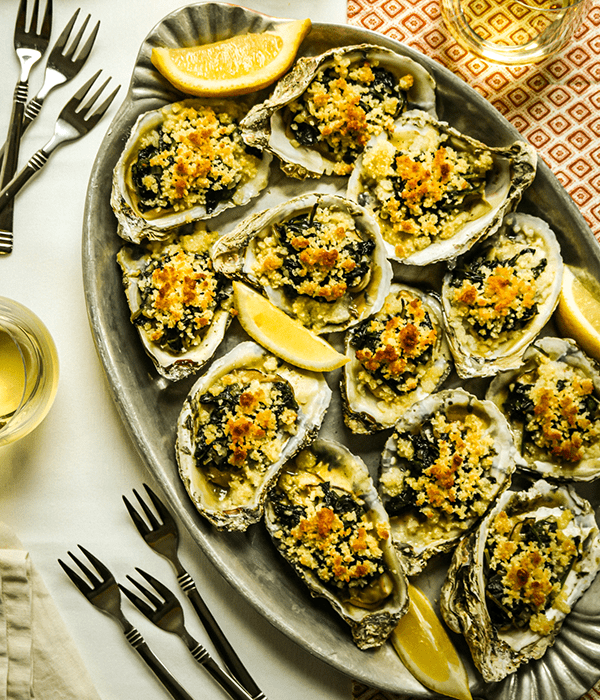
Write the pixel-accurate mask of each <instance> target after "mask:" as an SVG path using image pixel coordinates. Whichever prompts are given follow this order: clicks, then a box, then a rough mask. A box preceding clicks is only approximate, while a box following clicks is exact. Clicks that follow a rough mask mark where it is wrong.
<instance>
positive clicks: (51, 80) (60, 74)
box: [0, 8, 100, 166]
mask: <svg viewBox="0 0 600 700" xmlns="http://www.w3.org/2000/svg"><path fill="white" fill-rule="evenodd" d="M80 11H81V9H80V8H79V9H77V10H75V14H74V15H73V17H71V19H70V20H69V22H68V24H67V26H66V27H65V28H64V29H63V31H62V33H61V34H60V36H59V37H58V39H57V40H56V42H55V43H54V46H53V47H52V50H51V51H50V53H49V55H48V60H47V62H46V71H45V73H44V81H43V84H42V87H41V88H40V89H39V90H38V92H37V94H36V96H35V97H33V98H32V99H31V100H30V101H29V102H28V103H27V105H26V106H25V112H24V115H23V121H22V124H21V136H22V135H23V134H24V133H25V131H26V129H27V127H29V125H30V124H31V123H32V122H33V121H34V119H35V118H36V117H37V116H38V114H39V113H40V110H41V109H42V105H43V104H44V100H45V99H46V97H48V95H49V94H50V92H51V91H52V90H54V89H55V88H57V87H59V86H60V85H64V84H65V83H66V82H68V81H69V80H72V79H73V78H74V77H75V76H76V75H77V74H78V73H79V71H80V70H81V68H82V66H83V64H84V63H85V62H86V60H87V58H88V56H89V55H90V52H91V50H92V47H93V45H94V42H95V41H96V36H97V34H98V30H99V28H100V22H96V25H95V26H94V28H93V29H92V31H91V33H90V35H89V37H88V38H87V40H86V42H85V44H83V46H80V44H81V40H82V38H83V34H84V32H85V30H86V28H87V25H88V24H89V21H90V17H91V15H88V16H87V17H86V18H85V19H84V21H83V24H82V25H81V28H80V29H79V31H78V32H77V34H76V35H75V37H72V36H71V34H72V32H73V27H74V25H75V22H76V21H77V17H78V16H79V12H80ZM67 44H70V45H69V47H68V48H67ZM75 52H77V56H75ZM6 146H7V144H6V143H5V144H4V145H3V146H2V148H1V149H0V166H1V165H2V161H3V159H4V152H5V149H6Z"/></svg>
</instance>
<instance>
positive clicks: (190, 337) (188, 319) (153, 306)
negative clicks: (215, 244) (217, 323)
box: [132, 250, 228, 355]
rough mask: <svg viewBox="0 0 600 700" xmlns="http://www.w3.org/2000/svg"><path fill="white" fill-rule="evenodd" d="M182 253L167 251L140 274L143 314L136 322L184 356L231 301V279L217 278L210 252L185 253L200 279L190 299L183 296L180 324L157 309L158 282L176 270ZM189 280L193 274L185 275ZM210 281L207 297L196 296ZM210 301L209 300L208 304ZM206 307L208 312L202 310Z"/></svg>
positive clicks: (141, 311)
mask: <svg viewBox="0 0 600 700" xmlns="http://www.w3.org/2000/svg"><path fill="white" fill-rule="evenodd" d="M181 255H182V252H181V251H179V250H178V251H175V252H167V253H165V254H164V255H161V256H160V257H159V258H156V259H152V260H150V262H149V263H148V265H147V266H146V267H145V268H144V269H143V270H142V271H141V272H140V276H139V281H138V290H139V294H140V307H139V311H138V312H137V313H136V314H135V315H134V316H133V318H132V321H133V323H134V324H135V325H136V326H147V327H150V328H151V329H152V334H153V342H155V343H157V344H158V345H159V346H160V347H161V348H163V349H164V350H166V351H168V352H170V353H173V354H175V355H180V354H182V353H184V352H187V351H188V350H190V349H191V348H192V347H194V346H196V345H197V344H198V343H199V342H200V340H201V338H202V337H203V336H204V334H205V331H206V330H207V328H208V327H209V326H210V323H211V322H212V318H213V316H214V313H215V311H216V310H217V309H218V308H219V306H220V305H221V303H222V302H223V301H225V300H226V299H227V298H228V291H227V284H228V283H227V280H226V278H225V277H223V276H222V275H216V274H215V272H214V271H213V269H212V263H211V260H210V256H209V255H208V253H190V252H185V259H186V261H187V262H188V263H189V264H190V265H191V268H192V270H193V275H194V276H195V277H196V285H194V291H193V293H192V294H191V295H190V297H189V298H187V299H186V298H185V296H186V295H185V294H183V293H181V295H180V301H181V308H180V313H179V316H178V318H177V320H176V322H173V321H172V319H171V318H170V317H169V314H168V311H167V312H166V313H163V309H161V308H159V307H158V306H157V297H160V295H161V290H160V289H159V288H158V287H157V284H156V283H155V281H154V278H155V277H160V276H161V273H162V272H164V271H165V270H166V269H167V268H169V267H173V268H176V260H175V259H176V258H177V257H179V256H181ZM185 274H186V275H187V276H188V277H189V276H190V271H189V270H187V271H186V273H185ZM203 280H209V288H208V289H207V290H206V293H205V294H202V293H199V294H197V293H196V289H197V283H198V282H201V281H203ZM207 300H208V301H207ZM203 306H204V307H205V308H204V309H203V308H202V307H203Z"/></svg>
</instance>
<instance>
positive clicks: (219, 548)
mask: <svg viewBox="0 0 600 700" xmlns="http://www.w3.org/2000/svg"><path fill="white" fill-rule="evenodd" d="M283 21H286V20H281V19H273V18H270V17H267V16H265V15H261V14H258V13H255V12H252V11H249V10H246V9H244V8H242V7H238V6H236V5H230V4H221V3H206V4H196V5H190V6H187V7H182V8H180V9H179V10H176V11H175V12H173V13H172V14H170V15H168V16H167V17H166V18H165V19H164V20H163V21H161V22H160V23H159V24H158V25H157V26H156V27H155V28H154V29H153V30H152V31H151V32H150V34H149V35H148V37H147V38H146V40H145V41H144V43H143V44H142V47H141V49H140V52H139V55H138V57H137V60H136V63H135V66H134V70H133V76H132V80H131V84H130V87H129V92H128V94H127V97H126V98H125V100H124V102H123V104H122V106H121V108H120V110H119V112H118V113H117V115H116V117H115V119H114V120H113V123H112V124H111V126H110V128H109V130H108V132H107V135H106V137H105V139H104V141H103V144H102V146H101V148H100V151H99V153H98V156H97V158H96V160H95V163H94V166H93V170H92V174H91V178H90V182H89V187H88V193H87V199H86V209H85V219H84V225H83V274H84V287H85V295H86V303H87V308H88V313H89V317H90V323H91V328H92V333H93V336H94V339H95V342H96V346H97V350H98V354H99V356H100V359H101V362H102V364H103V367H104V370H105V372H106V375H107V378H108V382H109V385H110V387H111V391H112V395H113V398H114V401H115V403H116V406H117V408H118V410H119V412H120V414H121V417H122V419H123V421H124V423H125V425H126V427H127V429H128V431H129V433H130V435H131V438H132V439H133V441H134V443H135V445H136V447H137V449H138V451H139V453H140V454H141V456H142V458H143V459H144V460H145V462H146V464H147V466H148V468H149V469H150V471H151V473H152V474H153V475H154V476H155V478H156V479H157V481H158V482H159V483H160V485H161V486H162V488H163V490H164V494H165V496H166V498H167V500H168V503H169V504H170V506H171V507H172V508H173V509H174V510H175V511H176V512H177V514H178V516H179V518H180V520H181V521H182V522H183V524H184V525H185V527H187V529H188V530H189V532H190V533H191V535H192V537H193V538H194V540H195V541H196V542H197V543H198V546H199V547H201V549H202V550H203V551H204V553H205V554H206V555H207V556H208V558H209V559H210V560H211V561H212V563H213V564H214V566H216V568H217V569H218V571H219V572H220V573H221V574H222V575H223V577H224V578H225V579H226V580H227V581H229V582H230V583H231V585H233V586H234V587H235V588H236V589H237V590H238V591H239V592H240V593H241V594H242V595H243V596H244V597H245V598H246V599H247V600H248V601H249V602H250V603H251V604H252V605H254V606H255V607H256V608H257V609H258V610H259V611H260V613H262V614H263V615H264V616H265V617H266V618H267V619H268V620H269V621H270V622H271V623H272V624H273V625H274V626H275V627H277V628H278V629H279V630H281V631H282V632H284V633H285V634H287V635H288V636H289V637H290V638H292V639H293V640H295V641H296V642H297V643H298V644H300V645H301V646H303V647H304V648H305V649H307V650H308V651H309V652H311V653H312V654H314V655H315V656H317V657H319V658H321V659H323V660H324V661H326V662H327V663H329V664H331V665H332V666H334V667H336V668H337V669H339V670H340V671H342V672H344V673H346V674H348V676H350V677H352V678H354V679H356V680H359V681H362V682H364V683H366V684H368V685H371V686H374V687H378V688H382V689H384V690H388V691H392V692H396V693H406V694H409V695H413V696H416V697H422V698H431V697H433V696H432V694H431V692H430V691H428V690H427V689H425V688H423V686H421V685H420V684H419V683H418V682H417V681H416V680H415V679H414V678H413V676H412V675H411V674H410V673H409V672H408V671H406V669H405V668H404V666H403V665H402V663H401V662H400V661H399V659H398V657H397V655H396V654H395V652H394V651H393V649H392V647H391V645H390V644H386V645H385V646H384V647H383V648H381V649H378V650H374V651H359V649H357V648H356V647H355V646H354V644H353V643H352V641H351V635H350V631H349V629H348V628H347V626H346V625H345V623H343V622H342V621H341V620H340V619H339V618H338V617H337V616H336V615H335V613H333V612H332V610H331V608H330V607H329V605H328V604H327V603H326V602H324V601H322V600H317V599H313V598H311V596H310V594H309V593H308V592H307V589H306V588H305V587H304V585H303V584H302V583H301V582H300V581H299V579H297V578H296V576H295V574H294V573H293V572H292V570H291V568H290V567H289V566H288V565H287V564H286V563H285V562H284V560H283V559H282V558H281V557H280V556H279V554H278V553H277V552H276V551H275V549H274V547H273V546H272V544H271V542H270V539H269V537H268V535H267V533H266V531H265V529H264V528H263V526H262V524H258V525H254V526H252V527H251V528H250V529H249V530H248V531H247V532H245V533H226V532H218V531H217V530H216V529H214V528H213V527H212V526H211V525H209V523H208V522H207V521H206V520H204V519H203V518H202V517H201V516H200V515H199V514H198V513H197V511H196V510H195V508H194V506H193V505H192V503H191V501H190V500H189V499H188V496H187V493H186V491H185V489H184V487H183V484H182V482H181V481H180V479H179V476H178V472H177V465H176V461H175V455H174V443H175V424H176V420H177V416H178V414H179V411H180V408H181V405H182V403H183V400H184V398H185V396H186V394H187V392H188V390H189V389H190V387H191V385H192V383H193V379H191V380H186V381H183V382H181V383H178V384H174V383H170V382H168V381H166V380H164V379H161V378H159V377H158V375H157V374H156V372H155V371H154V369H153V366H152V363H151V361H150V359H149V358H148V357H147V356H146V354H145V353H144V351H143V349H142V345H141V343H140V342H139V339H138V336H137V333H136V331H135V330H134V328H133V326H132V324H131V323H130V321H129V310H128V307H127V303H126V300H125V295H124V293H123V289H122V284H121V273H120V270H119V268H118V265H117V263H116V260H115V255H116V253H117V250H118V249H119V247H120V246H121V244H122V241H120V239H118V237H117V235H116V230H117V222H116V219H115V217H114V215H113V213H112V210H111V208H110V204H109V199H110V190H111V178H112V170H113V167H114V165H115V163H116V161H117V159H118V157H119V154H120V152H121V150H122V148H123V146H124V144H125V141H126V138H127V136H128V134H129V131H130V128H131V126H132V124H133V122H134V121H135V118H136V117H137V116H138V115H139V114H140V113H142V112H145V111H147V110H150V109H156V108H157V107H160V106H162V105H163V104H165V103H167V102H173V101H177V100H178V99H182V97H183V96H182V95H181V94H180V93H178V92H176V91H174V89H173V88H172V87H171V86H170V85H169V84H168V83H167V82H166V81H165V80H164V79H163V78H162V77H161V76H160V75H159V74H158V73H157V71H156V70H155V69H154V67H153V66H152V64H151V62H150V53H151V49H152V47H153V46H191V45H195V44H198V43H205V42H213V41H218V40H221V39H225V38H227V37H229V36H231V35H233V34H238V33H243V32H257V31H263V30H265V29H269V28H271V27H272V26H274V25H277V24H278V23H281V22H283ZM363 42H368V43H376V44H380V45H383V46H386V47H388V48H390V49H393V50H395V51H398V52H399V53H402V54H405V55H407V56H409V57H411V58H413V59H414V60H416V61H417V62H419V63H421V64H422V65H424V66H425V67H426V68H427V69H428V70H429V71H430V72H431V74H432V75H433V76H434V78H435V80H436V82H437V86H438V88H437V95H438V98H437V112H438V117H439V118H440V119H442V120H445V121H448V122H449V123H450V124H452V125H453V126H455V127H456V128H458V129H459V130H460V131H462V132H465V133H468V134H470V135H471V136H474V137H476V138H479V139H480V140H482V141H484V142H485V143H488V144H489V145H492V146H500V145H505V144H508V143H510V142H513V141H515V140H516V139H517V138H519V134H518V132H517V131H516V130H515V129H514V128H513V127H512V126H511V125H510V124H509V123H508V122H507V121H506V120H505V119H504V118H503V117H502V116H501V115H500V114H499V113H498V112H497V111H496V110H495V109H494V108H493V107H492V106H491V105H490V104H489V103H488V102H487V101H486V100H484V99H483V98H482V97H481V96H480V95H479V94H478V93H476V92H475V91H474V90H473V89H471V88H470V87H469V86H468V85H466V84H465V83H464V82H463V81H462V80H460V79H459V78H457V77H456V76H454V75H453V74H452V73H450V72H449V71H447V70H446V69H444V68H443V67H441V66H440V65H438V64H437V63H436V62H434V61H432V60H431V59H428V58H427V57H425V56H423V55H421V54H420V53H418V52H416V51H414V50H412V49H410V48H407V47H405V46H403V45H401V44H399V43H398V42H395V41H393V40H391V39H387V38H386V37H384V36H382V35H379V34H376V33H374V32H370V31H367V30H363V29H357V28H353V27H349V26H345V25H334V24H315V25H313V28H312V31H311V33H310V34H309V36H308V37H307V39H306V40H305V41H304V44H303V46H302V51H301V53H305V54H317V53H321V52H322V51H324V50H326V49H328V48H331V47H333V46H337V45H344V44H359V43H363ZM264 96H265V95H264V94H261V95H259V96H258V97H260V98H261V99H262V98H263V97H264ZM275 160H276V159H275ZM275 160H274V163H273V164H272V170H271V173H272V182H271V184H270V186H269V187H268V188H267V189H266V190H265V191H264V192H263V193H262V194H261V196H259V197H258V198H257V199H255V200H254V201H253V202H252V203H251V204H249V205H247V206H245V207H241V208H238V209H235V210H229V211H228V212H225V213H224V214H222V215H221V216H219V217H218V218H217V219H213V220H211V221H210V222H209V227H210V228H211V230H217V231H219V232H220V233H226V232H227V231H229V230H231V228H232V227H233V225H234V224H235V222H236V221H238V220H240V219H241V218H242V217H244V216H247V215H248V214H250V213H252V212H254V211H260V210H262V209H265V208H267V207H269V206H273V205H274V204H277V203H279V202H281V201H284V200H286V199H288V198H290V197H291V196H293V195H294V194H298V193H299V191H300V189H302V190H304V191H309V190H313V191H317V190H318V191H333V192H336V191H338V192H343V191H344V189H345V183H344V182H342V181H340V180H337V181H336V180H334V179H331V180H329V181H325V180H323V181H308V182H304V183H300V182H299V181H295V180H294V181H292V180H289V179H288V178H286V177H285V176H283V175H282V174H281V172H280V170H279V168H278V166H277V163H276V162H275ZM519 211H525V212H527V213H530V214H533V215H535V216H540V217H541V218H543V219H545V220H546V221H548V222H549V224H550V225H551V227H552V228H553V229H554V231H555V232H556V234H557V235H558V237H559V240H560V242H561V246H562V252H563V256H564V259H565V262H567V263H569V264H574V265H579V266H581V267H583V268H585V269H587V270H588V271H589V272H590V273H591V274H592V275H594V276H595V277H596V278H597V279H600V247H599V246H598V244H597V242H596V241H595V239H594V237H593V235H592V233H591V231H590V230H589V228H588V227H587V225H586V223H585V220H584V219H583V217H582V216H581V214H580V212H579V211H578V210H577V208H576V207H575V205H574V203H573V202H572V200H571V198H570V197H569V195H568V194H567V193H566V192H565V190H564V189H563V188H562V186H561V185H560V183H559V182H558V181H557V179H556V178H555V177H554V176H553V175H552V174H551V173H550V171H549V169H548V168H547V167H546V166H545V165H544V163H543V162H542V161H541V159H540V161H539V167H538V174H537V176H536V179H535V182H534V183H533V185H532V187H531V188H530V189H529V190H527V191H526V193H525V196H524V198H523V201H522V202H521V204H520V206H519ZM439 272H440V269H439V268H436V269H432V270H428V269H421V270H417V271H416V272H415V275H414V276H413V277H412V279H408V280H407V281H409V282H410V281H412V282H419V281H420V280H423V281H425V280H427V281H430V280H431V279H435V277H436V275H438V274H439ZM547 330H548V331H549V332H553V331H554V329H553V328H548V329H547ZM241 338H243V334H242V332H241V331H240V330H239V327H238V326H237V323H235V322H234V324H232V327H231V330H230V332H229V333H228V336H227V338H226V340H225V342H224V343H223V345H222V347H221V349H220V351H219V354H223V353H224V352H226V351H227V350H229V349H231V347H233V346H234V345H235V344H236V343H237V342H239V341H240V339H241ZM334 342H335V339H334ZM328 379H331V382H330V383H331V387H332V389H333V390H334V392H337V382H338V376H337V375H336V374H335V373H332V375H331V377H328ZM452 383H453V382H452V380H451V382H450V384H449V385H450V386H451V385H452ZM454 384H458V380H456V379H455V380H454ZM467 388H469V390H471V391H473V392H474V393H481V392H480V391H479V390H478V389H480V387H478V386H477V385H476V384H475V383H471V384H469V386H468V387H467ZM388 433H389V431H386V432H385V433H383V434H381V435H379V436H375V437H374V438H370V439H369V447H368V449H367V448H366V441H365V440H364V438H360V437H357V436H353V435H351V434H350V433H349V432H348V431H347V430H346V429H345V427H344V426H343V423H342V420H341V415H340V407H339V402H338V401H337V400H335V399H334V402H333V404H332V406H331V408H330V409H329V411H328V414H327V417H326V421H325V423H324V425H323V427H322V430H321V434H326V435H327V436H328V437H332V438H334V439H338V440H340V441H342V442H344V443H345V444H347V445H348V446H349V447H350V449H352V450H353V451H355V452H358V453H360V454H361V455H362V456H363V457H364V458H365V461H366V462H367V464H369V466H370V468H371V469H372V472H373V474H374V475H375V473H376V469H377V462H378V457H379V452H380V450H381V448H382V447H383V443H384V441H385V438H386V437H387V435H388ZM578 490H579V491H580V492H581V493H582V495H584V496H585V497H587V498H589V499H590V500H591V501H592V503H593V504H594V505H595V506H598V504H599V503H600V486H597V485H594V484H593V483H592V484H587V485H585V486H581V487H578ZM597 510H598V509H597ZM448 562H449V560H448V559H447V558H446V559H442V560H440V561H437V562H435V563H432V564H430V565H429V566H428V568H427V570H426V572H425V573H424V574H422V575H421V576H419V577H418V578H417V579H416V581H415V583H417V585H419V586H420V587H421V588H422V589H423V590H424V592H425V593H427V594H428V595H429V597H430V599H431V600H432V601H433V602H434V604H437V597H438V594H439V588H440V585H441V581H442V578H443V576H444V573H445V569H446V567H447V565H448ZM452 638H453V640H454V642H455V644H456V646H457V648H458V650H459V651H460V653H461V655H462V657H463V659H464V662H465V665H466V667H467V669H468V671H469V677H470V684H471V691H472V692H473V694H474V695H476V696H480V697H485V698H488V699H489V700H509V699H514V698H519V700H528V699H530V700H539V698H544V700H552V699H556V700H559V699H560V700H576V699H577V698H579V697H580V696H581V695H582V694H583V693H584V692H586V691H587V690H588V689H589V688H590V687H591V686H593V684H594V683H595V682H596V680H597V679H598V677H600V665H599V663H598V659H599V658H600V577H599V578H598V579H597V580H596V582H595V584H594V585H593V586H592V587H591V588H590V589H589V590H588V592H587V593H586V594H585V595H584V596H583V598H582V599H581V600H580V602H579V603H578V604H577V606H576V607H575V609H574V611H573V612H572V613H571V614H570V615H569V616H568V617H567V620H566V622H565V623H564V626H563V628H562V631H561V632H560V634H559V636H558V638H557V641H556V643H555V645H554V646H553V647H552V648H551V649H550V650H549V651H548V652H547V653H546V655H545V656H544V658H543V659H542V660H540V661H537V662H531V663H529V664H527V665H526V666H522V667H521V669H520V670H519V671H518V672H517V673H515V674H513V675H512V676H509V677H508V678H507V679H506V680H504V681H503V682H501V683H499V684H495V685H485V684H484V683H483V682H482V680H481V678H480V676H479V674H478V673H477V672H476V671H475V669H474V667H473V664H472V662H471V659H470V654H469V651H468V648H467V647H466V645H465V643H464V642H463V640H462V638H461V637H456V636H455V635H452Z"/></svg>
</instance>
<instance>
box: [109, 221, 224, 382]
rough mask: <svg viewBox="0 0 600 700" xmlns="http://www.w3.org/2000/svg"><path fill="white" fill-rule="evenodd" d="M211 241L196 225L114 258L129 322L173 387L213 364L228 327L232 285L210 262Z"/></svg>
mask: <svg viewBox="0 0 600 700" xmlns="http://www.w3.org/2000/svg"><path fill="white" fill-rule="evenodd" d="M216 235H217V234H210V233H208V232H207V231H205V230H204V228H203V227H202V226H201V225H200V226H198V227H197V230H196V231H195V232H194V233H192V234H189V235H183V234H182V235H180V236H179V237H178V236H177V235H176V234H172V235H171V236H169V237H168V238H166V239H165V240H164V241H146V242H144V243H142V244H140V245H126V246H123V247H122V248H121V250H120V251H119V252H118V253H117V261H118V263H119V265H120V266H121V269H122V271H123V285H124V287H125V294H126V296H127V303H128V304H129V308H130V311H131V321H132V323H133V324H134V325H135V327H136V328H137V331H138V333H139V336H140V339H141V341H142V344H143V346H144V350H145V351H146V353H147V354H148V355H149V356H150V358H151V359H152V362H153V363H154V366H155V367H156V369H157V371H158V372H159V374H161V375H162V376H163V377H166V378H167V379H170V380H172V381H177V380H180V379H184V378H185V377H188V376H189V375H191V374H194V373H195V372H197V371H198V370H200V369H201V368H202V367H203V366H204V365H205V364H206V363H207V362H208V361H209V360H210V359H211V358H212V356H213V355H214V353H215V351H216V350H217V348H218V346H219V345H220V343H221V341H222V340H223V337H224V335H225V331H226V330H227V328H228V326H229V323H230V321H231V306H232V296H231V294H232V290H231V283H230V282H229V280H228V279H227V278H226V277H224V276H223V275H219V274H217V273H215V271H214V270H213V266H212V261H211V259H210V248H211V246H212V244H213V243H214V241H215V239H216Z"/></svg>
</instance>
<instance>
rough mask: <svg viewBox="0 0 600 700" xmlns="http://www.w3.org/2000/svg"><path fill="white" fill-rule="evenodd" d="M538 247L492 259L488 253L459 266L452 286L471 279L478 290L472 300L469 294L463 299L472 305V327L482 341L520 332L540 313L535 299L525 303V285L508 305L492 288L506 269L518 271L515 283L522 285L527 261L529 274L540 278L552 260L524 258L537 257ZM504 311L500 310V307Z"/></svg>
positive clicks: (460, 299) (460, 284) (453, 277)
mask: <svg viewBox="0 0 600 700" xmlns="http://www.w3.org/2000/svg"><path fill="white" fill-rule="evenodd" d="M536 253H537V251H536V249H535V248H530V247H526V248H522V249H520V250H519V251H518V252H517V253H516V254H515V255H513V256H512V257H511V258H508V259H504V260H500V259H495V258H491V259H490V258H488V257H487V254H485V253H484V254H483V255H479V256H476V257H471V258H470V259H469V258H467V259H466V260H465V262H464V263H463V264H462V265H460V266H459V267H457V268H456V270H455V271H454V273H453V275H452V280H451V282H450V285H451V286H452V287H454V288H456V289H460V288H461V287H463V284H464V283H465V281H466V282H469V283H470V284H471V285H473V286H474V288H475V289H476V290H477V296H476V298H474V299H473V300H472V301H471V300H468V301H467V300H466V296H463V297H461V298H459V301H462V302H465V303H467V304H468V306H469V307H470V309H472V313H470V314H468V321H469V328H471V329H472V330H473V331H474V332H475V333H476V334H477V335H478V336H479V337H480V338H481V339H482V340H490V339H492V338H495V337H497V336H498V334H499V333H509V332H513V331H519V330H521V329H523V328H525V326H526V325H527V324H528V323H529V322H530V321H531V319H533V318H534V317H535V316H536V315H537V313H538V304H537V302H535V301H531V302H527V304H525V303H524V297H525V294H524V292H523V289H522V288H516V291H515V294H514V299H513V301H512V302H511V303H509V304H506V303H504V301H503V300H502V299H499V298H498V293H497V292H495V291H494V290H492V288H491V287H490V280H491V278H494V277H495V276H496V275H497V274H498V273H501V272H502V271H504V270H511V271H512V270H514V271H516V281H515V282H511V284H513V285H514V286H515V287H518V286H519V280H520V277H519V270H520V268H519V265H520V264H522V263H523V262H524V269H525V270H526V275H527V276H528V277H529V276H530V277H531V278H532V279H533V280H537V279H538V278H539V277H540V275H541V274H542V273H543V272H544V270H545V269H546V267H547V265H548V260H547V259H546V258H542V260H540V261H539V262H538V263H537V264H536V265H534V266H533V267H531V266H528V265H527V262H526V261H520V259H521V258H523V257H524V256H527V255H530V256H534V255H535V254H536ZM499 308H500V309H501V311H498V309H499Z"/></svg>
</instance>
